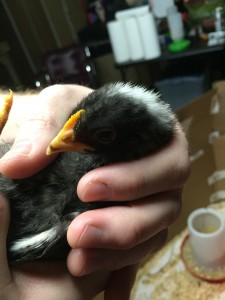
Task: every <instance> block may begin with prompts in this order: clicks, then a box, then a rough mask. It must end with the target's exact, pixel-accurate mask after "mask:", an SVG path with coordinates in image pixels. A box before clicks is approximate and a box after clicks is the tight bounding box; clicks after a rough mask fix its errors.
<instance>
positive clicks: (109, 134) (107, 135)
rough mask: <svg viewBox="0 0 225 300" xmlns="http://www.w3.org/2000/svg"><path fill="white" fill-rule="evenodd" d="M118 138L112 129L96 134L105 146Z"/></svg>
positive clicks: (99, 131) (98, 131)
mask: <svg viewBox="0 0 225 300" xmlns="http://www.w3.org/2000/svg"><path fill="white" fill-rule="evenodd" d="M115 137H116V134H115V131H114V130H112V129H110V128H109V129H100V130H97V131H96V133H95V138H96V139H97V140H98V141H99V142H101V143H104V144H109V143H111V142H112V141H113V140H114V139H115Z"/></svg>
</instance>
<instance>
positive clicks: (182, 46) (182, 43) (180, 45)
mask: <svg viewBox="0 0 225 300" xmlns="http://www.w3.org/2000/svg"><path fill="white" fill-rule="evenodd" d="M190 44H191V41H189V40H184V39H182V40H176V41H174V42H172V43H171V44H169V46H168V50H169V51H171V52H174V53H178V52H182V51H184V50H186V49H187V48H189V46H190Z"/></svg>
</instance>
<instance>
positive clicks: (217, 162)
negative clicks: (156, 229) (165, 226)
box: [169, 81, 225, 238]
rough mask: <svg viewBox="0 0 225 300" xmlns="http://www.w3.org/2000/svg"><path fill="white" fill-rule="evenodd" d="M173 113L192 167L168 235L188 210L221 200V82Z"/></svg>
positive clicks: (224, 84)
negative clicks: (177, 212) (184, 133)
mask: <svg viewBox="0 0 225 300" xmlns="http://www.w3.org/2000/svg"><path fill="white" fill-rule="evenodd" d="M177 116H178V119H179V120H180V122H181V123H182V124H183V127H184V130H185V132H186V134H187V138H188V141H189V147H190V158H191V166H192V168H191V175H190V178H189V179H188V181H187V183H186V185H185V187H184V192H183V210H182V213H181V216H180V218H179V220H178V221H177V222H176V223H175V224H174V225H172V226H171V227H170V230H169V231H170V235H169V237H170V238H172V237H173V236H174V235H176V234H178V233H179V232H180V231H181V230H182V229H184V228H185V227H186V223H187V218H188V215H189V214H190V213H191V211H193V210H194V209H197V208H199V207H204V206H207V205H208V204H209V203H210V202H211V201H219V200H220V199H222V198H224V199H225V171H223V170H225V155H224V153H225V135H224V134H225V81H221V82H217V83H215V84H214V86H213V89H212V90H211V91H209V92H207V93H205V94H204V95H202V96H201V97H199V98H198V99H196V100H194V101H193V102H192V103H190V104H188V105H187V106H185V107H183V108H182V109H180V110H179V111H177ZM187 124H188V125H187ZM218 171H219V172H218Z"/></svg>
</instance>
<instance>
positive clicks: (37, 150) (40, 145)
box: [0, 119, 57, 179]
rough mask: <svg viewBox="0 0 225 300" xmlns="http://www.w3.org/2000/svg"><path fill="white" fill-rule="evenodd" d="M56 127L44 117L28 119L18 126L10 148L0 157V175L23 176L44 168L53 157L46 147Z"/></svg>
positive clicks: (54, 133)
mask: <svg viewBox="0 0 225 300" xmlns="http://www.w3.org/2000/svg"><path fill="white" fill-rule="evenodd" d="M56 132H57V129H56V128H52V126H51V123H50V122H46V121H44V119H36V120H28V121H26V122H25V123H24V124H23V125H22V126H21V128H20V130H19V132H18V134H17V137H16V140H15V142H14V144H13V146H12V148H11V149H10V150H9V151H8V152H7V153H6V154H5V155H4V156H3V157H2V158H1V159H0V172H1V173H2V175H4V176H6V177H10V178H14V179H19V178H25V177H29V176H31V175H33V174H34V173H37V172H38V171H40V170H42V169H43V168H45V167H46V166H47V165H48V164H49V163H50V162H51V161H52V160H53V159H54V158H55V156H54V155H51V156H47V155H46V149H47V147H48V145H49V143H50V142H51V140H52V139H53V137H54V136H55V135H56Z"/></svg>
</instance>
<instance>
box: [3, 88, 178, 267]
mask: <svg viewBox="0 0 225 300" xmlns="http://www.w3.org/2000/svg"><path fill="white" fill-rule="evenodd" d="M174 124H175V116H174V114H173V113H172V112H171V110H170V108H169V107H168V105H167V104H165V103H163V102H162V101H161V100H159V96H158V95H157V94H155V93H153V92H152V91H147V90H146V89H144V88H142V87H138V86H133V85H131V84H124V83H115V84H107V85H105V86H103V87H101V88H100V89H98V90H96V91H94V92H92V93H91V94H89V95H88V96H87V97H86V98H84V99H83V101H81V102H80V103H79V105H78V106H77V107H76V108H75V109H74V111H73V112H72V114H71V117H70V119H69V120H68V122H67V123H66V124H65V126H64V127H63V129H62V130H61V131H60V133H59V134H58V136H57V137H56V138H55V139H54V140H53V141H52V143H51V144H50V146H49V147H48V149H47V154H48V155H49V154H52V153H55V152H63V153H60V154H59V155H58V157H57V159H56V160H55V161H54V162H53V163H52V164H51V165H50V166H48V167H47V168H46V169H44V170H43V171H41V172H39V173H38V174H36V175H34V176H31V177H29V178H27V179H19V180H18V179H17V180H13V179H9V178H5V177H3V176H1V177H0V192H2V193H3V194H4V195H5V196H6V197H7V198H8V199H9V200H10V205H11V223H10V228H9V233H8V238H7V250H8V261H9V263H10V264H11V265H15V264H17V263H20V262H24V261H29V260H37V259H65V258H66V256H67V254H68V251H69V246H68V244H67V241H66V231H67V228H68V225H69V224H70V222H71V221H72V220H73V219H74V218H75V217H76V216H77V215H78V214H80V213H82V212H84V211H86V210H90V209H95V208H97V207H104V206H106V205H109V204H108V203H103V202H98V203H83V202H81V201H80V200H79V198H78V196H77V193H76V187H77V183H78V181H79V179H80V178H81V177H82V176H83V175H84V174H85V173H87V172H88V171H90V170H92V169H94V168H97V167H100V166H102V165H106V164H109V163H113V162H118V161H127V160H132V159H138V158H140V157H142V156H144V155H146V154H148V153H149V152H150V151H154V150H156V149H158V148H160V147H161V146H163V145H164V144H165V143H167V142H169V141H170V140H171V139H172V137H173V136H174V134H175V129H174ZM64 151H66V152H64ZM128 175H129V174H128ZM115 200H116V199H115ZM111 204H114V203H111Z"/></svg>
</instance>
